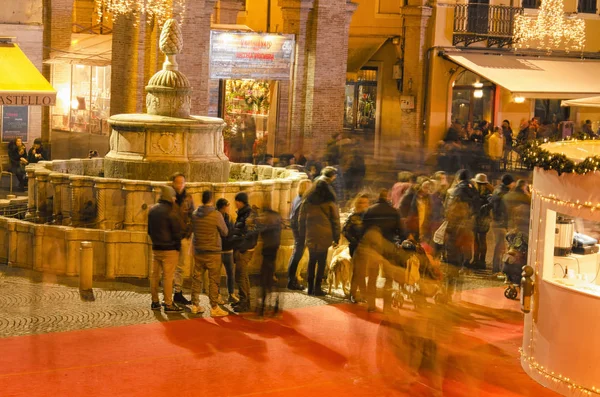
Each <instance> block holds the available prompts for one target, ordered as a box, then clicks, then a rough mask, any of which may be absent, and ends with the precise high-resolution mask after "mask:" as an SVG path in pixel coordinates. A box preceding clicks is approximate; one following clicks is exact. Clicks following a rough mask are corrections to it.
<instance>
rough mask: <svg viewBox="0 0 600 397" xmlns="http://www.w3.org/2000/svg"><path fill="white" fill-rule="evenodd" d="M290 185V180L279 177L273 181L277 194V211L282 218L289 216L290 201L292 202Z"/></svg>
mask: <svg viewBox="0 0 600 397" xmlns="http://www.w3.org/2000/svg"><path fill="white" fill-rule="evenodd" d="M291 187H292V181H288V180H287V179H279V180H277V181H276V182H275V190H276V191H277V193H278V195H279V203H278V204H279V208H278V209H277V211H278V212H279V215H281V218H282V219H288V218H289V217H290V203H291V202H292V200H291V197H290V190H291Z"/></svg>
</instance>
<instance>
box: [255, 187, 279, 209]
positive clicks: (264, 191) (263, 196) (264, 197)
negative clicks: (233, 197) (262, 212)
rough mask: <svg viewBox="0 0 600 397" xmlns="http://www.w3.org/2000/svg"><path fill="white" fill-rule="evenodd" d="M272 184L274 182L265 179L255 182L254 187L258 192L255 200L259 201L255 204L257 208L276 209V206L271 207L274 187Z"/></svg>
mask: <svg viewBox="0 0 600 397" xmlns="http://www.w3.org/2000/svg"><path fill="white" fill-rule="evenodd" d="M274 186H275V182H273V181H267V180H265V181H262V182H260V183H257V184H256V185H255V187H254V189H255V190H256V191H257V193H258V194H257V195H256V198H257V201H260V205H259V204H256V206H257V207H258V208H259V209H263V208H269V209H275V210H277V208H274V207H273V188H274ZM259 197H260V198H259Z"/></svg>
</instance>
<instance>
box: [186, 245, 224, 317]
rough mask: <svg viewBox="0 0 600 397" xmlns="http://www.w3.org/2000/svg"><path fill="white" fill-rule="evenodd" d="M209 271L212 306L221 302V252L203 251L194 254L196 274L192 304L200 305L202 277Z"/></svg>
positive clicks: (209, 290)
mask: <svg viewBox="0 0 600 397" xmlns="http://www.w3.org/2000/svg"><path fill="white" fill-rule="evenodd" d="M206 271H208V288H207V289H208V299H209V300H210V307H212V308H214V307H217V305H218V302H219V281H220V280H221V254H219V253H215V254H213V253H201V254H198V253H197V254H195V255H194V276H193V278H192V304H194V305H196V306H197V305H198V303H199V301H200V292H201V291H202V278H203V276H204V272H206Z"/></svg>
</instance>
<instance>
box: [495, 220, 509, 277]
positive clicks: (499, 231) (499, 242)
mask: <svg viewBox="0 0 600 397" xmlns="http://www.w3.org/2000/svg"><path fill="white" fill-rule="evenodd" d="M493 231H494V240H496V246H495V247H494V260H493V262H492V271H493V272H494V273H499V272H500V271H501V269H502V255H503V254H504V251H505V250H506V228H504V227H500V226H494V227H493Z"/></svg>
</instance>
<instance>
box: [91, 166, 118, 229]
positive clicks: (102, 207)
mask: <svg viewBox="0 0 600 397" xmlns="http://www.w3.org/2000/svg"><path fill="white" fill-rule="evenodd" d="M94 188H95V190H96V227H98V229H102V230H106V229H108V230H112V229H115V227H116V225H117V224H118V223H120V222H122V221H123V219H122V216H119V215H120V214H119V207H120V206H121V205H122V203H121V202H118V203H116V205H113V202H114V196H115V194H120V193H121V181H120V180H119V179H111V178H94Z"/></svg>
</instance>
